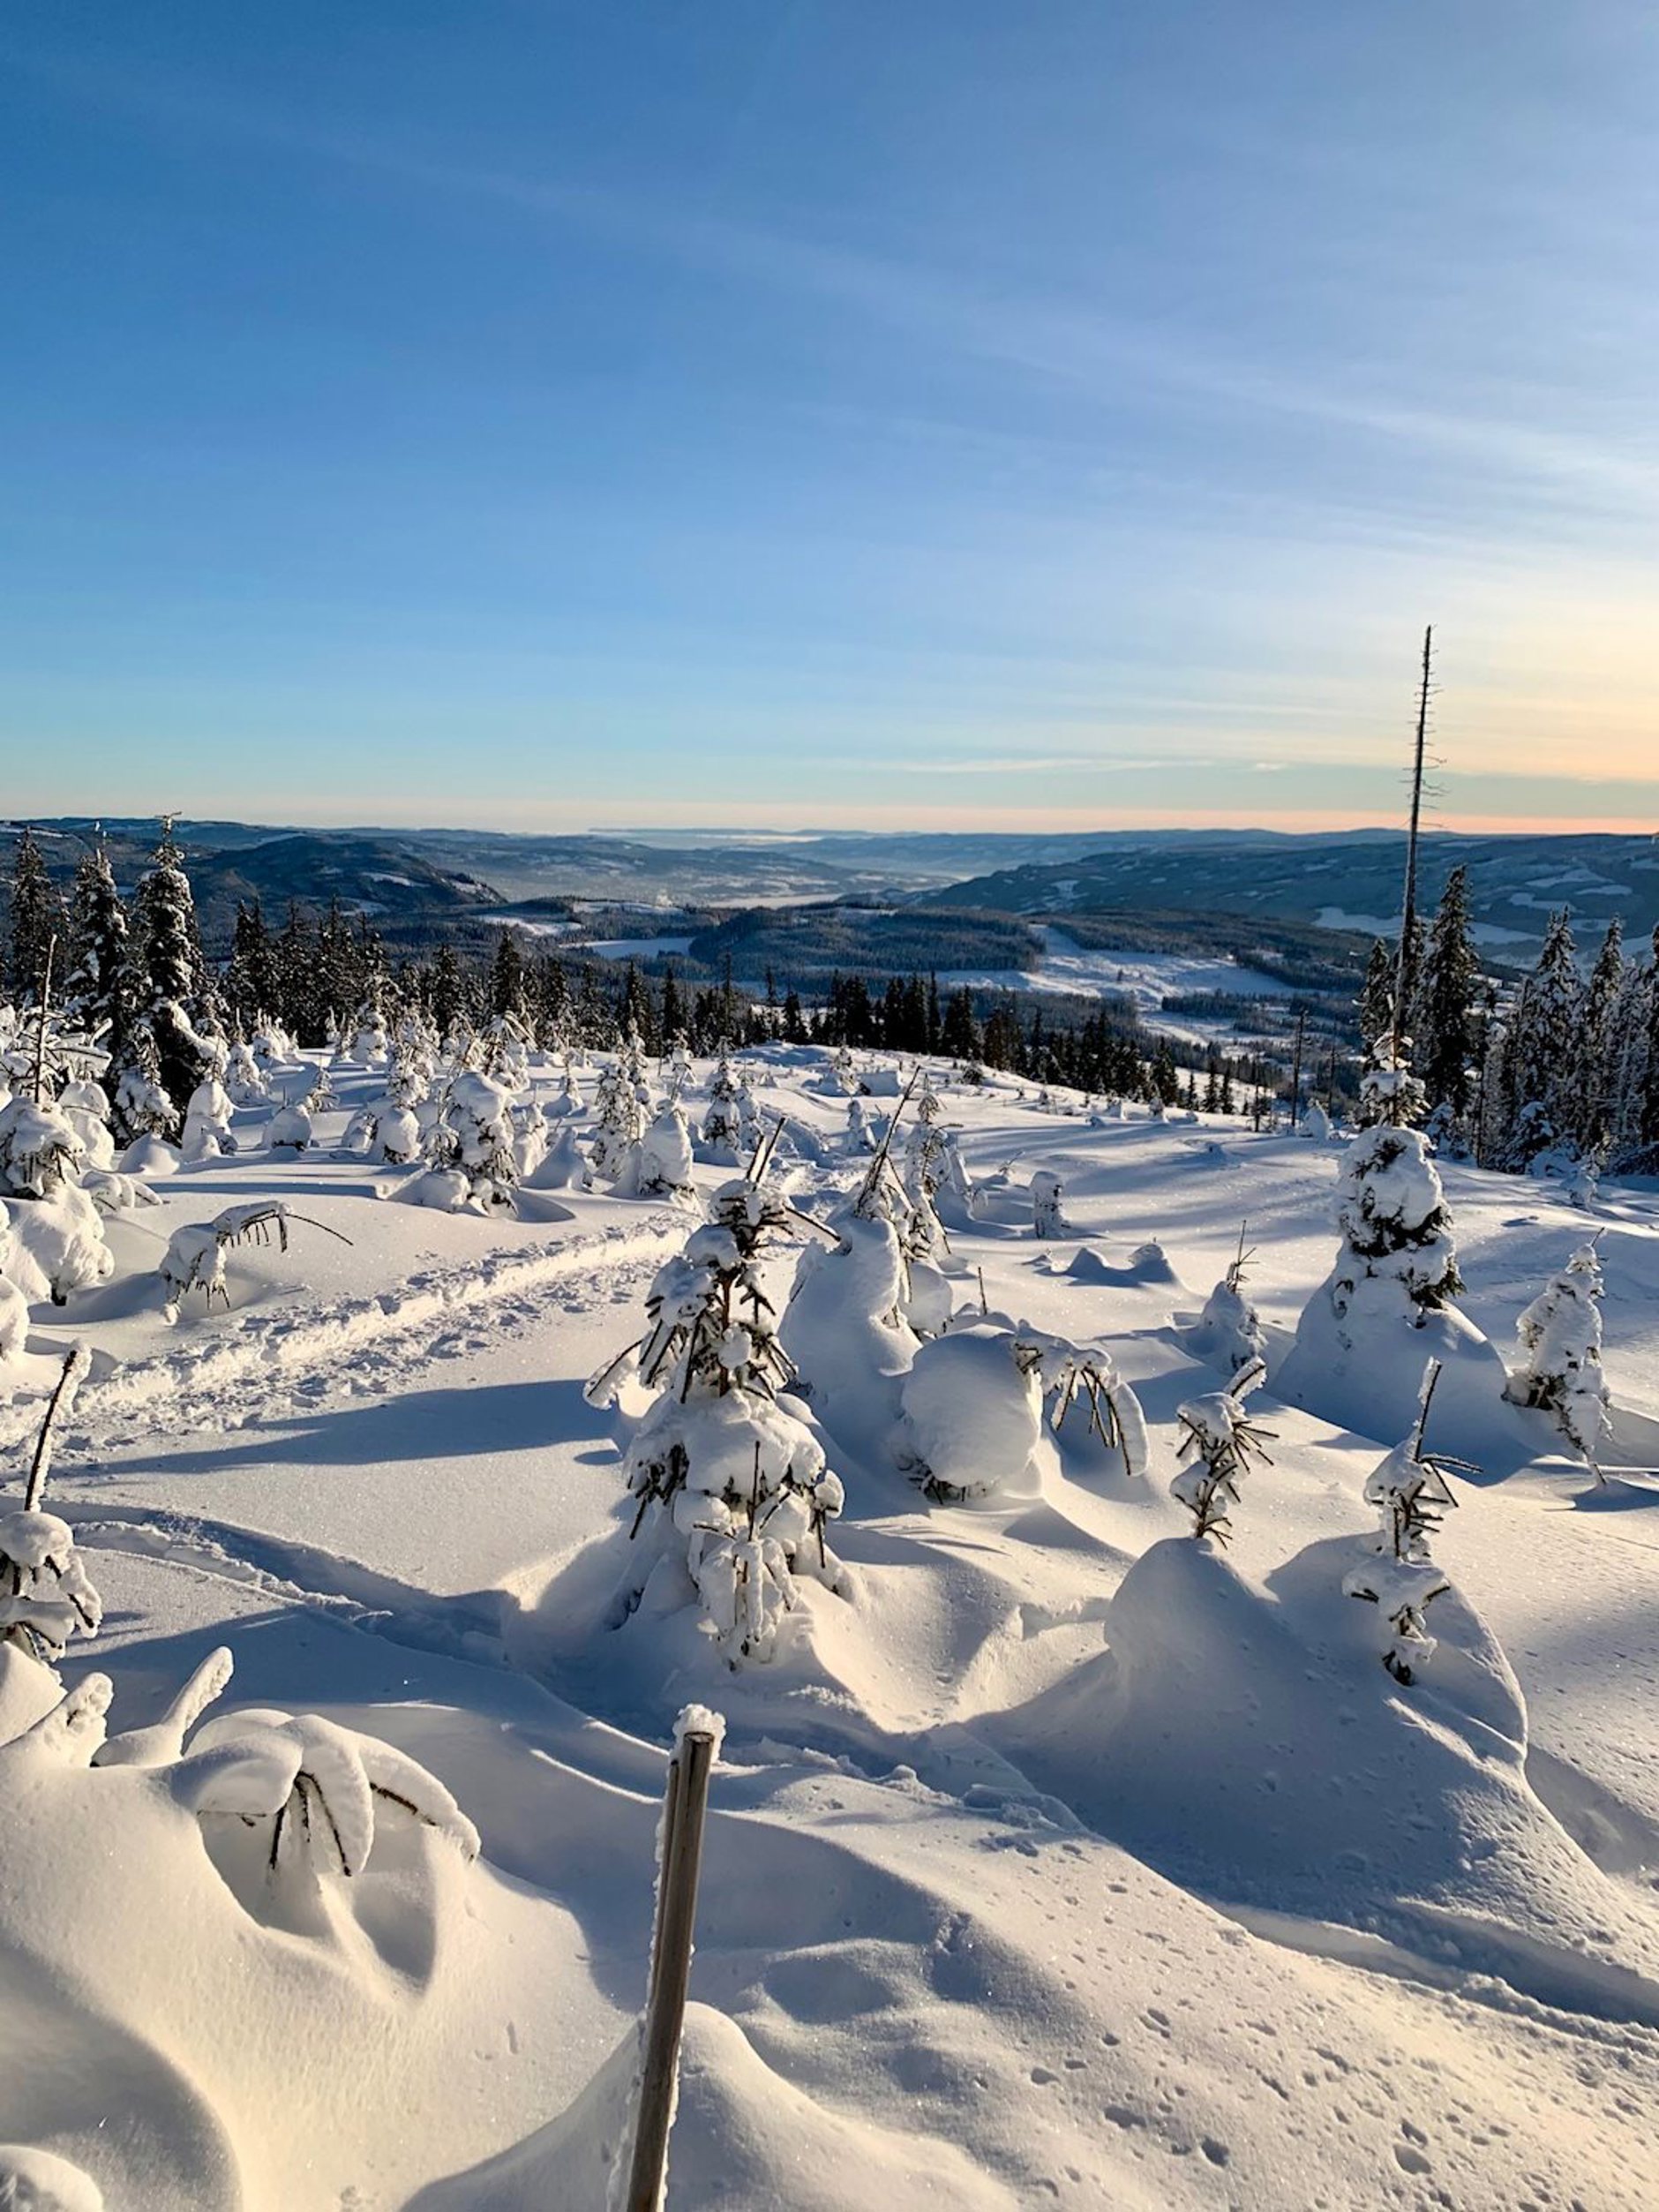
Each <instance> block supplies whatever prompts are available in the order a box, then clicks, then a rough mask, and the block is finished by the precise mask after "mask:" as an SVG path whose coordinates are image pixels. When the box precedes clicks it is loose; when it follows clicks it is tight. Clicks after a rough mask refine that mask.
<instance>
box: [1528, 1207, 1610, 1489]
mask: <svg viewBox="0 0 1659 2212" xmlns="http://www.w3.org/2000/svg"><path fill="white" fill-rule="evenodd" d="M1603 1287H1604V1286H1603V1281H1602V1261H1601V1254H1600V1253H1598V1252H1597V1250H1596V1248H1595V1240H1594V1238H1592V1240H1591V1241H1590V1242H1589V1243H1588V1244H1587V1245H1580V1246H1579V1248H1578V1250H1577V1251H1576V1252H1575V1253H1573V1256H1572V1258H1571V1259H1570V1260H1568V1261H1567V1264H1566V1266H1565V1268H1563V1269H1562V1270H1561V1271H1560V1273H1559V1274H1558V1275H1551V1276H1550V1280H1549V1282H1548V1283H1546V1284H1545V1286H1544V1288H1543V1290H1541V1291H1540V1292H1539V1294H1538V1296H1537V1297H1536V1298H1534V1300H1533V1301H1532V1304H1531V1305H1529V1306H1528V1307H1527V1309H1526V1311H1525V1312H1524V1313H1522V1314H1521V1316H1520V1320H1519V1321H1517V1323H1516V1324H1515V1331H1516V1335H1517V1336H1518V1338H1519V1340H1520V1365H1519V1366H1517V1367H1516V1369H1515V1371H1514V1373H1513V1374H1512V1376H1511V1378H1510V1382H1509V1388H1508V1390H1507V1392H1506V1393H1505V1395H1506V1396H1509V1397H1510V1398H1512V1399H1513V1401H1514V1403H1516V1404H1517V1405H1535V1406H1541V1407H1543V1409H1544V1410H1545V1411H1547V1412H1550V1413H1552V1414H1553V1415H1554V1416H1555V1419H1556V1425H1557V1426H1558V1428H1559V1429H1560V1431H1561V1433H1562V1434H1563V1435H1564V1436H1565V1438H1566V1440H1567V1441H1568V1442H1569V1443H1570V1444H1571V1445H1572V1446H1573V1449H1574V1450H1575V1451H1577V1452H1580V1453H1581V1454H1582V1455H1583V1456H1584V1458H1585V1460H1586V1462H1587V1463H1588V1465H1589V1467H1590V1468H1591V1470H1592V1471H1594V1472H1595V1474H1596V1476H1597V1477H1598V1478H1599V1476H1600V1474H1601V1468H1600V1465H1599V1463H1598V1455H1599V1453H1600V1449H1601V1444H1602V1440H1603V1437H1604V1436H1605V1435H1606V1434H1607V1433H1608V1428H1609V1422H1608V1416H1607V1375H1606V1372H1605V1370H1604V1369H1603V1366H1602V1310H1601V1299H1602V1293H1603Z"/></svg>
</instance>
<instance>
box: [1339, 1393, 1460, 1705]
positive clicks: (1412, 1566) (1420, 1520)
mask: <svg viewBox="0 0 1659 2212" xmlns="http://www.w3.org/2000/svg"><path fill="white" fill-rule="evenodd" d="M1439 1374H1440V1367H1439V1363H1438V1360H1430V1362H1429V1365H1428V1366H1427V1368H1426V1369H1425V1370H1424V1373H1423V1388H1422V1392H1421V1394H1420V1396H1419V1397H1418V1401H1417V1418H1416V1421H1415V1425H1414V1426H1413V1429H1412V1433H1411V1434H1410V1435H1409V1436H1408V1438H1407V1439H1406V1441H1404V1443H1401V1444H1396V1445H1395V1447H1394V1448H1393V1451H1391V1452H1390V1453H1389V1454H1388V1455H1387V1456H1386V1457H1385V1459H1383V1460H1382V1461H1380V1462H1379V1463H1378V1464H1377V1466H1376V1467H1374V1468H1373V1469H1372V1470H1371V1472H1370V1474H1369V1475H1368V1476H1367V1477H1366V1478H1365V1502H1366V1503H1367V1504H1368V1505H1374V1506H1375V1507H1376V1508H1377V1516H1378V1525H1377V1534H1376V1535H1375V1537H1373V1538H1372V1539H1370V1544H1369V1546H1368V1553H1369V1556H1368V1557H1367V1558H1366V1560H1365V1561H1363V1562H1362V1564H1361V1565H1360V1566H1358V1567H1354V1568H1350V1569H1349V1570H1348V1572H1347V1574H1346V1575H1345V1576H1343V1577H1342V1589H1343V1593H1344V1595H1345V1596H1347V1597H1349V1598H1358V1599H1362V1600H1363V1601H1364V1602H1365V1603H1367V1604H1370V1605H1374V1606H1377V1608H1378V1611H1379V1613H1380V1614H1381V1618H1382V1628H1383V1637H1382V1651H1381V1658H1382V1662H1383V1665H1384V1666H1385V1667H1386V1668H1387V1669H1388V1671H1389V1673H1390V1674H1392V1675H1393V1678H1394V1680H1395V1681H1396V1682H1400V1683H1401V1684H1403V1685H1405V1686H1409V1685H1410V1684H1411V1683H1412V1682H1414V1681H1415V1679H1416V1670H1417V1669H1418V1668H1419V1667H1423V1666H1424V1665H1426V1664H1427V1662H1428V1661H1429V1660H1430V1659H1431V1658H1432V1657H1433V1655H1434V1638H1433V1637H1432V1636H1430V1634H1429V1631H1428V1628H1427V1626H1426V1616H1427V1614H1428V1611H1429V1607H1430V1605H1431V1604H1432V1602H1433V1601H1434V1599H1437V1598H1439V1597H1444V1595H1445V1592H1446V1591H1448V1590H1449V1589H1450V1588H1451V1587H1452V1585H1451V1584H1450V1582H1448V1581H1447V1579H1446V1577H1445V1576H1444V1575H1443V1574H1442V1573H1441V1572H1440V1570H1439V1569H1438V1567H1437V1566H1436V1565H1435V1563H1434V1561H1433V1560H1432V1559H1431V1558H1430V1555H1429V1539H1430V1536H1431V1535H1432V1534H1433V1533H1434V1531H1435V1530H1436V1529H1438V1527H1439V1525H1440V1523H1441V1521H1442V1519H1443V1518H1444V1516H1445V1514H1446V1512H1447V1511H1448V1510H1449V1509H1451V1508H1452V1507H1453V1506H1455V1505H1456V1503H1457V1500H1456V1499H1455V1498H1454V1497H1453V1494H1452V1488H1451V1485H1450V1482H1449V1481H1448V1479H1447V1478H1448V1476H1450V1475H1452V1474H1453V1473H1457V1474H1472V1473H1473V1472H1474V1471H1475V1470H1474V1469H1473V1468H1472V1467H1471V1466H1470V1465H1469V1463H1468V1461H1467V1460H1461V1459H1453V1458H1451V1457H1449V1456H1447V1455H1446V1454H1445V1453H1443V1452H1430V1451H1428V1450H1427V1449H1425V1448H1424V1443H1423V1436H1424V1432H1425V1430H1426V1428H1427V1426H1428V1419H1429V1408H1430V1403H1431V1401H1432V1399H1433V1396H1434V1388H1435V1384H1436V1383H1437V1381H1438V1380H1439Z"/></svg>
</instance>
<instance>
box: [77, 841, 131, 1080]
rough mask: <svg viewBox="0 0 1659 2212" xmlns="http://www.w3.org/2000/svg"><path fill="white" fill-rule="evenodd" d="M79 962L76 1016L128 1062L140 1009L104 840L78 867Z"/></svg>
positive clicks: (116, 1057)
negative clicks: (134, 1021)
mask: <svg viewBox="0 0 1659 2212" xmlns="http://www.w3.org/2000/svg"><path fill="white" fill-rule="evenodd" d="M71 935H72V941H73V944H74V963H73V966H72V967H71V970H70V974H69V978H68V982H67V983H66V985H65V996H66V1000H67V1003H68V1004H69V1006H70V1007H71V1009H72V1011H73V1013H74V1016H75V1019H76V1020H77V1022H79V1025H80V1027H81V1028H83V1029H84V1030H85V1031H86V1034H87V1035H89V1036H92V1037H95V1038H96V1039H97V1042H98V1043H99V1044H100V1046H101V1048H102V1050H104V1051H105V1052H107V1053H108V1054H109V1063H110V1066H111V1068H112V1069H119V1068H120V1067H121V1066H123V1065H124V1062H125V1056H126V1049H127V1037H128V1034H129V1032H130V1030H131V1027H132V1017H133V1012H134V1003H133V985H132V973H131V952H130V947H129V944H128V938H127V913H126V908H125V907H124V906H123V905H122V903H121V893H120V892H119V891H118V890H117V889H116V879H115V871H114V869H112V868H111V867H110V865H109V854H107V853H106V852H105V851H104V848H103V846H101V845H100V846H98V847H97V848H96V849H95V850H94V851H93V852H91V853H88V854H86V858H85V859H84V860H83V861H81V863H80V866H79V868H78V869H76V871H75V890H74V902H73V914H72V920H71Z"/></svg>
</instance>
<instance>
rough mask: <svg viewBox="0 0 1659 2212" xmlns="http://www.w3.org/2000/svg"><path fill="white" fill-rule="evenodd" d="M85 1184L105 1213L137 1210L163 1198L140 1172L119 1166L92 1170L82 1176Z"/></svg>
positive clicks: (159, 1202)
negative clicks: (136, 1172) (150, 1187)
mask: <svg viewBox="0 0 1659 2212" xmlns="http://www.w3.org/2000/svg"><path fill="white" fill-rule="evenodd" d="M81 1188H82V1189H83V1190H84V1191H85V1192H86V1195H87V1197H88V1198H89V1199H90V1200H92V1202H93V1204H94V1206H95V1207H96V1208H98V1211H99V1212H100V1213H101V1214H135V1213H137V1212H138V1211H139V1208H141V1207H145V1206H159V1205H160V1204H161V1200H160V1199H158V1198H157V1197H156V1195H155V1193H154V1191H152V1190H148V1189H146V1186H145V1185H143V1184H142V1183H140V1182H139V1179H138V1177H137V1176H134V1175H128V1174H126V1173H125V1172H124V1170H121V1169H118V1168H94V1169H93V1170H90V1171H89V1172H88V1173H87V1174H86V1175H85V1176H83V1177H82V1178H81Z"/></svg>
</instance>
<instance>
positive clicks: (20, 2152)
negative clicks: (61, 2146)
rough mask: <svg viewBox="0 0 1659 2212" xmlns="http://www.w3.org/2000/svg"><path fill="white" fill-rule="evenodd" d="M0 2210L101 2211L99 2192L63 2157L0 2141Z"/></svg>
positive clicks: (77, 2167)
mask: <svg viewBox="0 0 1659 2212" xmlns="http://www.w3.org/2000/svg"><path fill="white" fill-rule="evenodd" d="M0 2212H103V2192H102V2190H101V2189H100V2188H99V2186H98V2185H97V2183H96V2182H95V2181H94V2180H93V2178H92V2177H91V2176H90V2175H89V2174H85V2173H83V2172H82V2171H81V2170H80V2168H79V2166H71V2164H70V2163H69V2161H68V2159H66V2158H55V2157H54V2156H52V2154H51V2153H50V2152H49V2151H44V2150H26V2149H24V2148H22V2146H21V2145H20V2144H17V2143H0Z"/></svg>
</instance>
